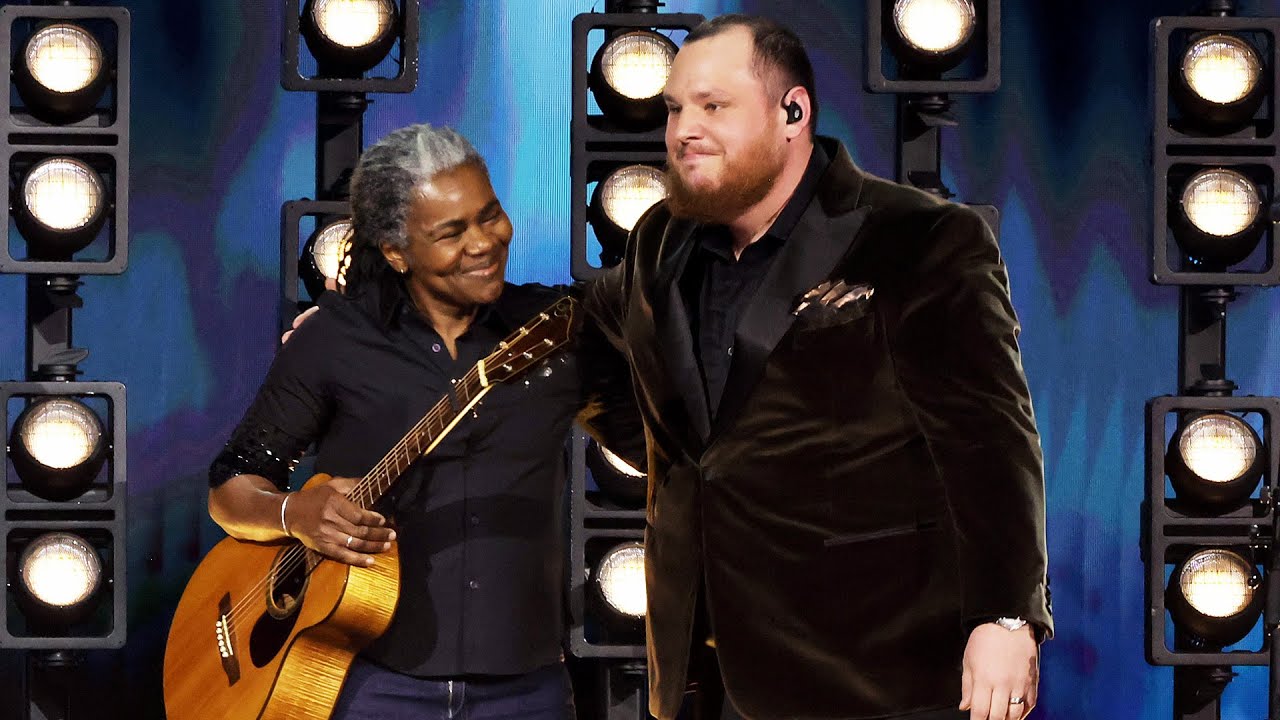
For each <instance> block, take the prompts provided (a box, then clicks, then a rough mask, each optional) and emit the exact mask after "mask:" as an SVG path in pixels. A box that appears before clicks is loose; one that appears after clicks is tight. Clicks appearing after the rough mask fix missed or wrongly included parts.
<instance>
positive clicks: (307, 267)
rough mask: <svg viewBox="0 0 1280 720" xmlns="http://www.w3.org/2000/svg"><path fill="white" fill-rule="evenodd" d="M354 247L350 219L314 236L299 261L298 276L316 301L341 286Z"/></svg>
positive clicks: (324, 229)
mask: <svg viewBox="0 0 1280 720" xmlns="http://www.w3.org/2000/svg"><path fill="white" fill-rule="evenodd" d="M350 246H351V220H350V219H349V218H341V219H338V220H334V221H332V222H329V223H327V224H325V225H324V226H322V227H320V228H318V229H317V230H316V231H315V232H313V233H311V237H310V238H308V240H307V244H306V245H304V246H303V248H302V257H301V258H299V260H298V276H299V277H300V278H302V283H303V285H304V286H305V287H306V289H307V293H308V294H309V295H311V299H312V300H314V299H316V298H318V297H320V295H321V293H323V292H324V291H325V290H331V289H333V288H336V287H337V286H338V285H339V284H340V279H341V277H342V276H343V274H344V273H343V271H344V270H345V267H344V265H345V264H346V263H348V262H350V259H349V258H348V256H347V251H348V249H349V248H350Z"/></svg>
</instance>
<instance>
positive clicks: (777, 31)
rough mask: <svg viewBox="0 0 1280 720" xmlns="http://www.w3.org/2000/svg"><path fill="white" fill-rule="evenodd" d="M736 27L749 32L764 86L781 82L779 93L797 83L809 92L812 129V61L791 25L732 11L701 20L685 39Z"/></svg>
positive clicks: (814, 96) (814, 91)
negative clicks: (789, 26)
mask: <svg viewBox="0 0 1280 720" xmlns="http://www.w3.org/2000/svg"><path fill="white" fill-rule="evenodd" d="M736 27H741V28H746V29H747V30H749V31H750V32H751V40H752V60H753V61H754V62H753V67H752V71H753V72H754V73H755V74H756V76H757V77H759V78H760V79H761V80H763V81H764V82H765V85H766V87H769V85H770V84H771V83H772V82H773V81H780V82H779V84H780V85H783V86H784V87H781V88H776V90H778V92H780V93H785V92H786V91H787V90H790V89H791V88H793V87H795V86H797V85H799V86H800V87H803V88H804V89H805V90H807V91H808V93H809V129H810V131H814V130H815V129H816V128H817V125H818V93H817V89H816V87H815V85H814V81H813V64H812V63H810V62H809V53H807V52H806V51H805V49H804V43H802V42H800V37H799V36H797V35H796V34H795V33H794V32H792V30H791V29H790V28H788V27H786V26H785V25H783V24H782V23H779V22H777V21H774V20H770V19H769V18H765V17H759V16H756V15H740V14H736V13H731V14H729V15H720V16H719V17H714V18H711V19H710V20H707V21H705V22H703V23H701V24H700V25H698V26H697V27H695V28H694V29H693V30H691V31H690V32H689V35H688V36H687V37H685V39H684V41H685V43H686V44H688V43H691V42H696V41H698V40H702V39H704V38H709V37H713V36H715V35H719V34H720V33H723V32H725V31H727V30H732V29H733V28H736ZM770 89H775V88H770ZM778 101H779V102H781V101H782V95H779V96H778Z"/></svg>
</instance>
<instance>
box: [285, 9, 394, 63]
mask: <svg viewBox="0 0 1280 720" xmlns="http://www.w3.org/2000/svg"><path fill="white" fill-rule="evenodd" d="M299 22H300V26H301V33H302V37H303V39H304V40H305V41H306V43H307V49H308V50H309V51H310V52H311V54H312V55H313V56H314V57H315V58H316V60H317V61H318V62H319V63H320V65H321V74H325V75H329V74H332V75H334V76H337V77H359V76H360V75H361V74H362V73H364V72H365V71H367V70H369V69H371V68H373V67H374V66H376V65H377V64H378V63H379V62H381V61H382V59H383V58H385V57H386V56H387V53H388V52H390V51H391V47H392V46H393V45H395V42H396V39H397V37H398V34H399V33H400V22H401V18H400V12H399V10H398V9H397V7H396V4H395V3H394V2H392V0H307V3H306V5H304V6H303V9H302V17H301V18H300V20H299Z"/></svg>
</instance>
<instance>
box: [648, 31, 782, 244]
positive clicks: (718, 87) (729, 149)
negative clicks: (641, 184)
mask: <svg viewBox="0 0 1280 720" xmlns="http://www.w3.org/2000/svg"><path fill="white" fill-rule="evenodd" d="M753 48H754V45H753V41H752V37H751V32H750V30H748V29H747V28H744V27H737V28H732V29H729V30H726V31H725V32H722V33H719V34H717V35H712V36H711V37H707V38H703V39H700V40H698V41H696V42H692V43H686V44H685V46H684V47H682V48H681V49H680V52H679V53H678V54H677V55H676V59H675V62H674V63H673V64H672V67H671V77H670V79H668V81H667V87H666V90H665V91H664V92H663V97H664V98H665V100H666V103H667V134H666V143H667V179H668V186H669V187H670V196H669V206H670V208H671V211H672V212H673V213H674V214H675V215H677V216H680V217H689V218H692V219H695V220H702V221H706V222H728V221H729V220H731V219H733V218H735V217H737V216H738V215H740V214H742V213H743V212H744V211H745V210H747V209H748V208H750V207H752V206H754V205H755V204H756V203H758V202H760V201H761V200H762V199H764V197H765V196H766V195H767V194H768V192H769V190H770V189H772V188H773V185H774V182H775V181H776V179H777V177H778V175H779V174H780V172H781V171H782V168H783V165H784V164H785V159H786V147H787V134H786V127H785V111H784V110H783V109H782V107H781V103H780V99H781V94H779V97H773V96H772V95H771V94H770V91H769V88H768V83H766V82H765V81H764V79H763V78H761V77H759V76H758V75H757V73H756V72H755V70H754V64H753V63H754V59H753Z"/></svg>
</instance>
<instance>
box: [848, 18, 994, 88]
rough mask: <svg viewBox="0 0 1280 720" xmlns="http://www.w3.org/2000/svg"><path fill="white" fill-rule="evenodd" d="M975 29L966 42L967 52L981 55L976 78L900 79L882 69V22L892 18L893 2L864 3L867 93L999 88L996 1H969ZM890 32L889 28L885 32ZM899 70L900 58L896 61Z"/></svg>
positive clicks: (886, 43) (885, 46)
mask: <svg viewBox="0 0 1280 720" xmlns="http://www.w3.org/2000/svg"><path fill="white" fill-rule="evenodd" d="M973 5H974V12H975V16H976V17H977V27H976V28H975V29H974V34H973V36H972V37H971V38H970V39H969V42H971V43H974V46H973V49H972V50H971V51H970V52H973V53H977V54H980V55H982V57H981V58H977V59H976V62H978V63H979V64H980V67H981V68H982V73H981V74H980V75H978V76H977V77H959V78H952V79H948V78H946V76H945V74H944V76H943V78H940V79H911V78H904V77H902V76H901V73H900V72H898V73H894V72H892V71H891V70H889V69H887V68H886V67H885V55H886V51H887V50H888V49H889V48H890V47H891V42H892V41H891V40H890V39H889V38H887V37H886V23H885V21H886V19H888V18H891V17H892V12H893V0H867V63H866V64H867V80H866V83H867V90H868V91H870V92H873V93H922V94H932V93H986V92H994V91H995V90H997V89H998V88H999V87H1000V0H973ZM887 31H888V32H892V29H888V30H887ZM898 63H899V67H900V66H901V59H899V60H898Z"/></svg>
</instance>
